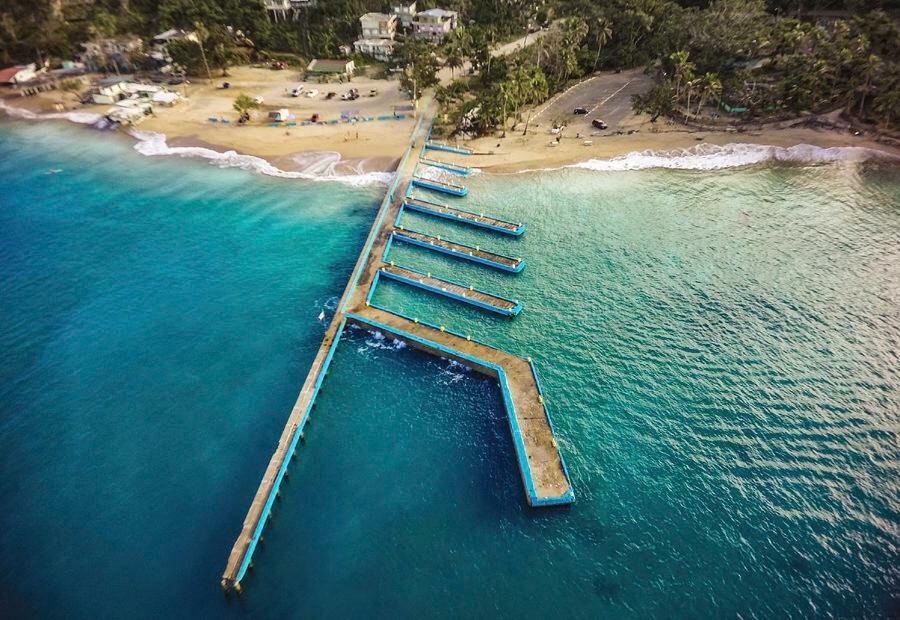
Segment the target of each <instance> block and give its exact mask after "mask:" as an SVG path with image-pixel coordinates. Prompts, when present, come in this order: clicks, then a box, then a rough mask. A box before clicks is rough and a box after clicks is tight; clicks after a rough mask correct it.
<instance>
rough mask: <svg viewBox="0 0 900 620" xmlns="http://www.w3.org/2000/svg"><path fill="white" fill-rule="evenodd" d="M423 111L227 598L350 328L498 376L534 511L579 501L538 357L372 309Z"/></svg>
mask: <svg viewBox="0 0 900 620" xmlns="http://www.w3.org/2000/svg"><path fill="white" fill-rule="evenodd" d="M421 109H422V110H423V111H422V113H421V117H420V119H419V122H418V124H417V125H416V128H415V129H414V131H413V135H412V137H411V139H410V145H409V148H408V149H407V152H406V154H405V155H404V157H403V159H402V160H401V162H400V165H399V166H398V168H397V173H396V176H395V179H394V182H393V183H392V185H391V186H390V188H389V190H388V192H387V194H386V196H385V198H384V200H383V201H382V203H381V206H380V208H379V210H378V213H377V215H376V217H375V222H374V224H373V226H372V229H371V230H370V231H369V234H368V236H367V238H366V242H365V245H364V246H363V249H362V252H361V253H360V255H359V258H358V259H357V261H356V265H355V267H354V269H353V274H352V276H351V278H350V282H349V283H348V284H347V287H346V289H345V290H344V293H343V295H342V296H341V299H340V301H339V303H338V306H337V310H336V312H335V315H334V317H333V318H332V320H331V323H330V324H329V326H328V328H327V329H326V331H325V336H324V337H323V339H322V344H321V346H320V347H319V350H318V352H317V353H316V356H315V359H314V360H313V363H312V366H311V368H310V370H309V373H308V374H307V376H306V380H305V381H304V382H303V386H302V388H301V389H300V394H299V395H298V397H297V401H296V402H295V404H294V407H293V409H292V410H291V413H290V415H289V416H288V419H287V423H286V424H285V426H284V430H283V431H282V433H281V436H280V438H279V440H278V445H277V446H276V448H275V451H274V453H273V454H272V457H271V459H270V461H269V465H268V467H267V468H266V471H265V473H264V474H263V478H262V480H261V481H260V484H259V488H258V489H257V491H256V494H255V496H254V497H253V500H252V501H251V502H250V508H249V510H248V511H247V516H246V517H245V518H244V522H243V525H242V527H241V531H240V533H239V534H238V537H237V539H236V540H235V543H234V546H233V548H232V550H231V553H230V554H229V556H228V562H227V564H226V566H225V570H224V572H223V573H222V579H221V584H222V588H223V589H224V590H225V591H226V592H228V591H232V590H233V591H236V592H238V593H240V591H241V580H242V579H243V578H244V576H245V575H246V572H247V570H248V569H249V568H250V566H251V564H252V557H253V552H254V551H255V549H256V546H257V544H258V543H259V541H260V540H262V535H263V529H264V527H265V524H266V521H267V520H268V518H269V517H270V515H271V511H272V507H273V504H274V502H275V499H276V497H277V496H278V494H279V488H280V485H281V480H282V479H283V478H284V476H285V475H286V472H287V468H288V465H289V464H290V461H291V459H292V457H294V456H295V455H296V451H297V448H298V446H299V444H300V443H301V439H302V438H303V429H304V426H305V424H306V422H307V420H308V418H309V414H310V410H311V408H312V405H313V402H314V401H315V398H316V395H317V394H318V392H319V389H320V387H321V385H322V382H323V380H324V378H325V374H326V372H327V369H328V365H329V364H330V362H331V358H332V356H333V355H334V351H335V349H336V348H337V344H338V342H339V340H340V337H341V333H342V331H343V329H344V326H345V325H346V324H347V323H348V322H350V323H354V324H356V325H359V326H362V327H364V328H366V329H370V330H373V331H383V332H387V333H389V334H391V335H392V336H394V337H396V338H399V339H402V340H404V341H406V342H408V343H409V344H410V346H413V347H414V348H418V349H420V350H423V351H426V352H428V353H432V354H436V355H441V356H443V357H448V358H451V359H456V360H457V361H459V362H460V363H463V364H466V365H468V366H470V367H472V368H474V369H475V370H477V371H479V372H482V373H484V374H487V375H489V376H491V377H494V378H496V379H497V382H498V385H499V386H500V389H501V391H502V393H503V401H504V405H505V408H506V412H507V416H508V419H509V425H510V435H511V437H512V440H513V445H514V447H515V450H516V455H517V461H518V466H519V472H520V475H521V478H522V483H523V486H524V488H525V493H526V499H527V501H528V503H529V505H531V506H549V505H560V504H569V503H572V502H573V501H574V494H573V491H572V486H571V483H570V481H569V475H568V471H567V470H566V467H565V464H564V463H563V460H562V457H561V455H560V453H559V450H558V448H557V444H556V440H555V438H554V436H553V428H552V425H551V421H550V416H549V413H548V411H547V408H546V404H545V402H544V396H543V393H542V391H541V386H540V381H539V380H538V376H537V372H536V370H535V368H534V365H533V364H532V363H531V360H530V358H527V359H525V358H521V357H519V356H516V355H513V354H511V353H507V352H505V351H501V350H499V349H496V348H494V347H491V346H488V345H486V344H482V343H479V342H476V341H475V340H472V339H471V338H469V337H464V336H462V335H459V334H453V333H451V332H448V331H446V330H444V329H443V328H441V327H438V326H433V325H428V324H427V323H425V322H420V321H418V320H414V319H410V318H406V317H403V316H400V315H398V314H395V313H392V312H389V311H386V310H384V309H380V308H376V307H374V306H372V305H370V303H369V299H370V297H371V294H372V292H373V290H372V289H373V287H374V286H376V285H377V282H378V279H379V277H380V276H379V274H380V273H382V272H383V271H388V270H391V271H392V272H393V273H401V272H399V271H397V268H396V267H395V266H393V265H391V264H390V263H385V262H384V260H383V256H384V254H385V249H386V246H387V244H388V243H389V242H390V240H391V238H392V235H393V234H394V222H395V221H396V220H397V218H398V217H399V214H400V209H401V208H402V205H403V203H404V200H405V199H406V198H407V196H408V191H409V190H410V183H411V179H412V175H413V173H414V170H415V167H416V165H417V163H418V162H417V155H418V151H419V147H420V146H421V145H422V144H423V142H424V140H425V139H427V137H428V132H429V128H430V123H431V120H432V118H433V115H434V110H435V106H434V104H433V101H432V99H431V98H430V97H426V98H423V100H422V106H421ZM406 271H407V272H409V273H413V274H416V272H410V271H409V270H406ZM442 282H443V281H440V280H439V281H438V282H437V283H436V284H437V286H438V288H439V289H440V288H441V287H444V288H447V287H446V284H442ZM464 291H465V293H467V294H470V293H472V292H473V291H470V290H469V289H465V288H464ZM496 299H498V300H499V299H501V298H496ZM498 303H501V302H498Z"/></svg>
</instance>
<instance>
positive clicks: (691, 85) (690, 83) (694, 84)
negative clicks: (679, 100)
mask: <svg viewBox="0 0 900 620" xmlns="http://www.w3.org/2000/svg"><path fill="white" fill-rule="evenodd" d="M699 83H700V79H696V80H689V81H688V82H686V83H685V85H684V86H685V88H686V89H687V113H688V115H690V113H691V97H692V96H693V94H694V89H695V88H696V87H697V85H698V84H699Z"/></svg>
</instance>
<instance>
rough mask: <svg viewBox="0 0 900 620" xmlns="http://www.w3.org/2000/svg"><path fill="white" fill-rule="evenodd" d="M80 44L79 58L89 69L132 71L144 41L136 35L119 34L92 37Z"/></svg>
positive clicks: (95, 70) (141, 51) (140, 53)
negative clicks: (99, 37) (81, 49)
mask: <svg viewBox="0 0 900 620" xmlns="http://www.w3.org/2000/svg"><path fill="white" fill-rule="evenodd" d="M81 46H82V47H83V48H84V51H83V52H82V53H81V54H80V55H79V59H80V60H81V62H83V63H84V64H85V66H86V67H87V68H88V69H89V70H90V71H94V72H97V71H122V70H125V71H134V70H135V69H136V68H137V66H136V65H137V64H138V63H137V62H136V61H137V60H138V58H139V57H140V56H141V55H142V53H143V48H144V42H143V41H141V39H140V38H139V37H136V36H132V35H121V36H118V37H106V38H102V39H94V40H93V41H88V42H87V43H82V44H81Z"/></svg>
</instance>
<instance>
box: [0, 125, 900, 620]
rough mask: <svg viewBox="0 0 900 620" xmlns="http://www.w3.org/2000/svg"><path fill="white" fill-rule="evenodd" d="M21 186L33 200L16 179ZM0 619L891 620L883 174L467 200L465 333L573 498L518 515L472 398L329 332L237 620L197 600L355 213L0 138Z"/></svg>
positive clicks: (892, 313)
mask: <svg viewBox="0 0 900 620" xmlns="http://www.w3.org/2000/svg"><path fill="white" fill-rule="evenodd" d="M50 170H59V172H57V173H53V174H48V171H50ZM0 179H3V191H2V193H0V347H2V351H3V361H2V363H0V379H2V381H0V462H2V469H0V471H2V478H0V506H2V511H0V608H2V609H3V610H4V611H3V613H2V614H0V615H3V616H4V617H12V618H32V617H47V618H72V617H75V618H96V617H110V618H117V617H134V618H159V617H178V618H182V617H183V618H187V617H190V618H222V617H243V618H251V617H252V618H286V617H330V618H347V617H397V616H400V617H411V616H420V617H421V616H425V617H431V616H440V617H473V616H477V617H486V616H497V617H529V618H530V617H535V618H536V617H546V616H548V615H551V614H555V615H565V616H570V617H583V618H602V617H610V618H613V617H635V618H647V617H684V618H688V617H689V618H700V617H704V618H705V617H735V616H740V617H759V618H771V617H785V616H793V617H821V616H828V615H832V616H840V617H890V616H896V615H897V614H900V594H898V592H900V590H898V588H900V568H898V567H900V551H898V548H900V482H898V479H900V478H898V473H900V472H898V469H900V464H898V463H900V461H898V454H900V405H898V403H900V398H898V397H900V364H898V350H900V310H898V308H900V177H898V174H897V168H896V167H890V166H886V165H878V164H863V165H860V164H851V163H832V164H827V165H796V164H795V165H782V164H764V165H759V166H754V167H749V168H738V169H728V170H720V171H716V172H702V171H667V170H641V171H631V172H597V171H590V170H562V171H552V172H545V173H535V174H529V175H509V176H491V175H479V176H475V177H472V178H471V179H470V180H469V181H468V183H469V185H470V197H469V198H467V199H465V200H464V201H461V202H460V203H459V204H461V205H464V206H465V208H470V209H475V210H482V207H483V210H485V211H490V212H491V213H494V214H497V215H501V216H506V217H509V218H511V219H514V220H517V221H518V220H522V221H525V222H526V223H527V225H528V231H527V232H526V233H525V236H523V237H522V238H521V239H518V240H515V239H506V238H498V237H497V236H494V235H491V234H489V233H481V232H475V231H473V230H471V229H467V228H461V227H459V226H456V225H454V224H451V223H446V222H437V221H434V220H429V219H427V218H425V217H422V216H418V215H414V214H408V215H406V216H405V218H404V223H405V225H407V226H409V227H411V228H416V229H418V230H422V231H425V232H432V233H436V234H442V235H445V236H448V237H451V238H454V239H457V240H461V241H464V242H469V243H476V244H479V245H481V246H482V247H485V248H488V247H489V248H493V249H496V250H498V251H503V252H506V253H510V254H515V255H519V256H523V257H525V258H526V261H527V266H526V268H525V271H524V272H523V273H521V274H519V275H509V274H503V273H499V272H496V273H495V272H492V271H490V270H487V269H484V268H480V267H475V266H468V265H463V264H460V263H458V262H455V261H453V260H451V259H448V258H443V257H440V256H433V255H429V254H426V253H424V252H423V251H421V250H417V249H412V248H409V247H403V246H402V245H395V248H394V250H392V255H391V258H392V259H394V260H395V261H397V262H398V263H404V264H407V265H410V266H412V267H415V268H419V269H423V270H428V271H432V272H433V273H435V274H440V275H446V276H451V277H453V278H455V279H459V280H464V281H467V282H471V283H473V284H475V285H476V286H478V287H481V288H485V289H487V290H491V291H495V292H499V293H504V294H507V295H509V296H511V297H515V298H517V299H520V300H521V301H522V302H523V303H524V306H525V310H524V311H523V313H522V314H521V315H520V316H519V317H517V318H515V319H513V320H510V319H506V318H495V317H492V316H490V315H486V314H484V313H482V312H478V311H475V310H473V309H469V308H466V307H464V306H460V305H458V304H455V303H452V302H449V301H444V300H441V299H438V298H434V297H429V296H427V295H425V294H422V293H420V292H417V291H412V290H409V289H406V288H404V287H403V286H402V285H396V284H390V283H388V284H383V285H381V286H380V287H379V290H378V292H377V293H376V296H375V302H376V303H378V304H381V305H385V306H387V307H390V308H394V309H397V310H401V311H403V312H405V313H407V314H410V315H412V316H418V317H421V318H423V319H427V320H430V321H432V322H436V323H440V324H443V325H446V326H447V327H448V328H452V329H455V330H457V331H462V332H464V333H471V334H472V335H474V336H476V337H478V338H480V339H483V340H485V341H487V342H490V343H493V344H497V345H500V346H503V347H506V348H508V349H510V350H512V351H515V352H518V353H522V354H525V355H531V356H532V357H534V359H535V361H536V363H537V364H538V368H539V370H540V371H541V374H542V380H543V383H544V384H545V390H546V392H547V394H548V402H549V405H550V407H551V411H552V413H553V415H554V423H555V426H556V429H557V433H558V435H559V440H560V444H561V449H562V453H563V456H564V458H565V459H566V461H567V464H568V466H569V470H570V473H571V476H572V480H573V484H574V487H575V491H576V496H577V500H576V503H575V505H574V506H572V507H571V508H569V509H562V510H550V511H537V512H536V511H532V510H530V509H528V508H527V507H526V506H525V502H524V496H523V492H522V490H521V485H520V482H519V478H518V472H517V470H516V467H515V464H514V455H513V450H512V446H511V444H510V440H509V437H508V430H507V426H506V420H505V416H504V413H503V410H502V406H501V403H500V397H499V393H498V391H497V389H496V387H495V386H494V385H493V384H492V383H491V382H490V381H487V380H486V379H484V378H482V377H480V376H479V375H477V374H475V373H471V372H468V371H467V370H466V369H464V368H461V367H458V366H455V365H452V364H450V363H448V362H447V361H444V360H440V359H437V358H433V357H429V356H426V355H423V354H420V353H417V352H412V351H410V350H409V349H407V348H405V347H402V346H401V345H399V344H398V343H394V342H391V341H390V339H383V338H379V337H377V336H373V335H371V334H368V333H365V332H361V331H350V332H348V334H347V336H346V339H345V340H343V341H342V343H341V345H340V346H339V348H338V351H337V354H336V356H335V360H334V364H333V366H332V371H331V373H330V376H329V378H328V380H327V382H326V384H325V388H324V391H323V393H322V395H321V396H320V398H319V401H318V405H317V407H316V409H315V412H314V415H313V418H312V422H311V426H310V428H309V429H308V431H307V433H306V436H307V441H306V445H305V447H303V449H302V450H301V452H300V455H299V457H298V459H297V461H296V463H295V465H294V466H293V467H292V469H291V472H290V477H289V479H288V481H287V482H286V484H285V487H284V493H283V499H282V500H281V502H280V503H279V505H278V506H277V508H276V511H275V517H274V520H273V521H272V522H271V523H270V524H269V526H267V529H266V538H265V543H264V544H263V545H261V546H260V548H259V549H258V551H257V554H256V556H255V563H256V567H255V569H254V570H253V571H252V572H251V573H250V574H249V576H248V577H247V578H246V579H245V582H244V586H245V594H244V596H243V597H241V598H237V597H231V598H230V599H226V598H225V597H223V595H222V593H221V591H220V589H219V585H218V578H219V575H220V573H221V571H222V569H223V567H224V563H225V559H226V557H227V555H228V552H229V551H230V549H231V545H232V543H233V541H234V537H235V535H236V534H237V532H238V530H239V528H240V526H241V523H242V520H243V518H244V515H245V513H246V509H247V506H248V504H249V501H250V499H251V497H252V496H253V493H254V492H255V490H256V487H257V485H258V483H259V479H260V477H261V475H262V472H263V470H264V469H265V466H266V464H267V462H268V459H269V456H270V455H271V452H272V450H273V448H274V446H275V443H276V442H277V438H278V435H279V433H280V431H281V428H282V425H283V423H284V420H285V418H286V417H287V414H288V412H289V409H290V407H291V405H292V404H293V401H294V399H295V397H296V393H297V391H298V390H299V387H300V385H301V383H302V381H303V378H304V377H305V375H306V371H307V368H308V365H309V363H310V361H311V359H312V356H313V354H314V352H315V350H316V348H317V346H318V344H319V340H320V338H321V334H322V332H323V331H324V325H323V324H322V323H320V322H319V321H318V320H317V315H318V314H319V312H320V311H322V310H323V309H325V311H326V313H328V312H329V308H331V307H333V304H334V302H335V301H336V297H337V296H338V295H340V293H341V291H342V289H343V286H344V284H345V282H346V279H347V277H348V275H349V273H350V270H351V269H352V266H353V263H354V261H355V258H356V253H357V251H358V248H359V247H361V245H362V242H363V239H364V237H365V234H366V232H367V230H368V227H369V225H370V223H371V220H372V217H373V216H374V213H375V209H376V207H377V203H378V201H379V199H380V196H381V189H380V188H379V187H368V188H354V187H350V186H347V185H342V184H338V183H313V182H302V181H289V180H283V179H273V178H268V177H263V176H260V175H257V174H254V173H251V172H245V171H242V170H220V169H217V168H215V167H212V166H209V165H208V164H205V163H201V162H197V161H193V160H181V159H174V158H162V159H154V158H146V157H142V156H139V155H137V154H135V153H134V152H133V151H132V149H131V148H130V145H129V144H128V143H126V142H125V141H118V140H114V139H111V138H110V136H106V135H101V134H97V133H92V132H89V131H85V130H83V129H78V128H70V127H65V126H60V125H56V124H49V123H48V124H24V123H4V124H2V125H0Z"/></svg>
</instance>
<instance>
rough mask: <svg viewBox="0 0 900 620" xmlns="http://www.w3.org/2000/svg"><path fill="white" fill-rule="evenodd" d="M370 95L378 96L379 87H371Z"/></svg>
mask: <svg viewBox="0 0 900 620" xmlns="http://www.w3.org/2000/svg"><path fill="white" fill-rule="evenodd" d="M369 96H370V97H377V96H378V89H377V88H370V89H369Z"/></svg>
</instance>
